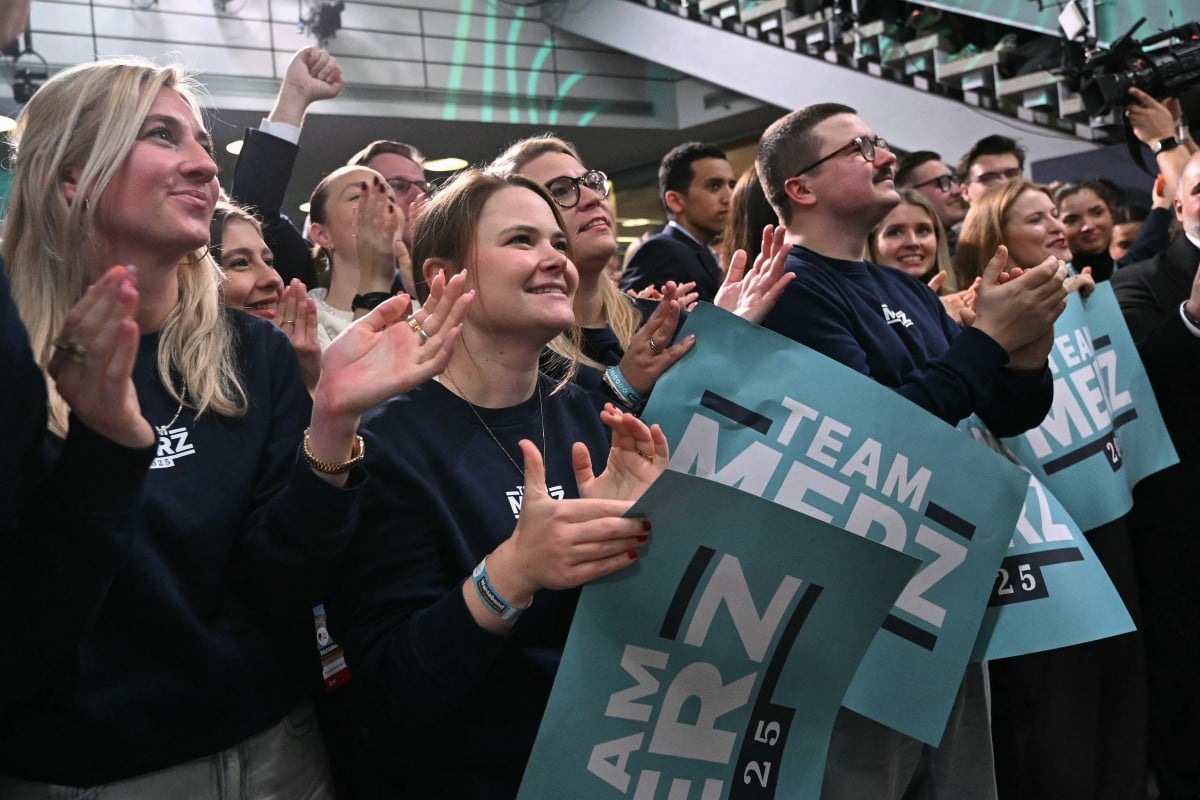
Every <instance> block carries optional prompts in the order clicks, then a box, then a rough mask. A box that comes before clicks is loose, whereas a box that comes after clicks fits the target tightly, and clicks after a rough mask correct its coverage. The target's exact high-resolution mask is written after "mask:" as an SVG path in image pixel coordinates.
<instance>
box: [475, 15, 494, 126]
mask: <svg viewBox="0 0 1200 800" xmlns="http://www.w3.org/2000/svg"><path fill="white" fill-rule="evenodd" d="M482 88H483V98H484V100H483V107H482V108H480V109H479V119H480V120H481V121H483V122H491V121H492V95H493V94H495V91H496V7H495V6H494V5H490V4H489V6H488V15H487V22H485V23H484V34H483V83H482Z"/></svg>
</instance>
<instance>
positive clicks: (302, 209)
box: [299, 200, 312, 214]
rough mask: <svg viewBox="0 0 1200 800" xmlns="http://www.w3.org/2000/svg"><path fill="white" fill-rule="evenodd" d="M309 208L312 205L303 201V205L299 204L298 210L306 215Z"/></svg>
mask: <svg viewBox="0 0 1200 800" xmlns="http://www.w3.org/2000/svg"><path fill="white" fill-rule="evenodd" d="M311 207H312V204H311V203H309V202H308V201H307V200H305V201H304V202H303V203H301V204H300V206H299V208H300V210H301V211H303V212H304V213H305V214H307V213H308V210H309V209H310V208H311Z"/></svg>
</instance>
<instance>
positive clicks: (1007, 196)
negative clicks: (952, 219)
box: [951, 179, 1054, 289]
mask: <svg viewBox="0 0 1200 800" xmlns="http://www.w3.org/2000/svg"><path fill="white" fill-rule="evenodd" d="M1030 191H1033V192H1041V193H1042V194H1044V195H1046V197H1048V198H1050V201H1051V202H1053V201H1054V197H1053V196H1052V195H1051V194H1050V191H1049V190H1048V189H1047V188H1046V187H1045V186H1041V185H1040V184H1036V183H1030V182H1029V181H1026V180H1021V179H1017V180H1015V181H1006V182H1004V183H1000V184H996V185H995V186H991V187H988V190H987V191H986V192H984V193H983V195H982V196H981V197H980V198H979V199H978V200H977V201H975V202H974V203H972V204H971V209H970V210H969V211H968V212H967V216H966V218H965V219H964V220H963V226H962V233H961V234H960V235H959V237H958V245H957V246H956V247H955V249H954V271H953V272H952V273H951V277H952V278H953V282H954V287H953V288H954V289H965V288H967V287H968V286H970V285H971V283H972V281H974V280H975V279H976V278H978V277H979V276H980V275H982V274H983V268H984V267H986V266H987V263H988V261H990V260H991V258H992V256H994V255H995V254H996V248H997V247H999V246H1000V245H1002V244H1004V225H1005V223H1007V222H1008V212H1009V210H1010V209H1011V208H1012V206H1013V203H1015V202H1017V198H1018V197H1020V196H1021V195H1023V194H1024V193H1025V192H1030Z"/></svg>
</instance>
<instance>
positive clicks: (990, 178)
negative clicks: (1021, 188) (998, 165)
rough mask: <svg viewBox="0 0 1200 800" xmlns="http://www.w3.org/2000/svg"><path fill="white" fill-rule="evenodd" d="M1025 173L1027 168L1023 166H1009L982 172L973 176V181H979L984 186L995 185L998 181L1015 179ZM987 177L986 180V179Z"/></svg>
mask: <svg viewBox="0 0 1200 800" xmlns="http://www.w3.org/2000/svg"><path fill="white" fill-rule="evenodd" d="M1024 174H1025V170H1024V169H1022V168H1021V167H1009V168H1008V169H996V170H992V171H991V172H981V173H979V174H978V175H976V176H975V177H974V178H971V183H978V184H981V185H983V186H995V185H996V184H997V183H1000V182H1002V181H1003V182H1005V183H1007V182H1008V181H1015V180H1017V179H1018V178H1020V177H1021V176H1022V175H1024ZM985 179H986V180H985Z"/></svg>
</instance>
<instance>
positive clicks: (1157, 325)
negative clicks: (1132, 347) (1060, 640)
mask: <svg viewBox="0 0 1200 800" xmlns="http://www.w3.org/2000/svg"><path fill="white" fill-rule="evenodd" d="M1197 264H1200V250H1198V249H1197V248H1196V246H1195V245H1193V244H1192V243H1191V242H1190V241H1189V240H1188V238H1187V237H1186V236H1180V237H1179V238H1178V239H1176V240H1175V242H1174V243H1172V244H1171V246H1170V247H1168V248H1167V249H1166V250H1164V251H1163V252H1161V253H1159V254H1158V255H1156V256H1155V257H1154V258H1151V259H1148V260H1146V261H1140V262H1138V263H1136V264H1131V265H1129V266H1128V267H1125V268H1123V269H1119V270H1117V271H1116V272H1115V273H1114V274H1113V277H1112V287H1113V291H1114V292H1116V295H1117V301H1118V302H1119V303H1120V304H1121V312H1122V313H1123V314H1124V315H1125V322H1126V324H1127V325H1128V326H1129V331H1130V333H1132V334H1133V341H1134V343H1135V344H1136V345H1137V348H1138V353H1139V355H1141V357H1142V362H1143V363H1144V364H1145V365H1146V373H1147V375H1148V376H1149V377H1150V384H1151V386H1153V387H1154V395H1155V397H1156V398H1157V399H1158V406H1159V409H1160V410H1161V411H1162V415H1163V421H1164V422H1165V423H1166V425H1167V430H1168V431H1170V434H1171V440H1172V441H1173V442H1174V444H1175V449H1176V450H1177V451H1178V453H1179V464H1178V465H1176V466H1174V467H1170V468H1169V469H1166V470H1163V471H1162V472H1159V473H1156V474H1154V475H1151V476H1150V477H1148V478H1146V479H1144V480H1143V481H1142V482H1141V483H1139V484H1138V486H1137V489H1136V491H1135V494H1134V497H1135V503H1134V514H1135V516H1137V515H1138V513H1139V512H1141V513H1142V514H1145V513H1147V512H1149V513H1151V514H1152V515H1153V520H1154V523H1155V524H1157V525H1160V526H1162V527H1165V528H1168V529H1170V530H1177V531H1180V532H1188V531H1193V530H1195V512H1194V502H1193V497H1194V495H1193V493H1194V492H1195V491H1196V487H1197V486H1198V485H1200V415H1198V414H1197V413H1196V409H1197V408H1200V338H1197V337H1196V336H1193V335H1192V333H1191V332H1190V331H1189V330H1188V329H1187V327H1186V326H1185V325H1184V322H1183V319H1182V318H1181V317H1180V315H1179V305H1180V303H1182V302H1183V301H1185V300H1187V299H1188V297H1189V296H1190V294H1191V291H1192V279H1193V278H1194V277H1195V276H1196V267H1197Z"/></svg>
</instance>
